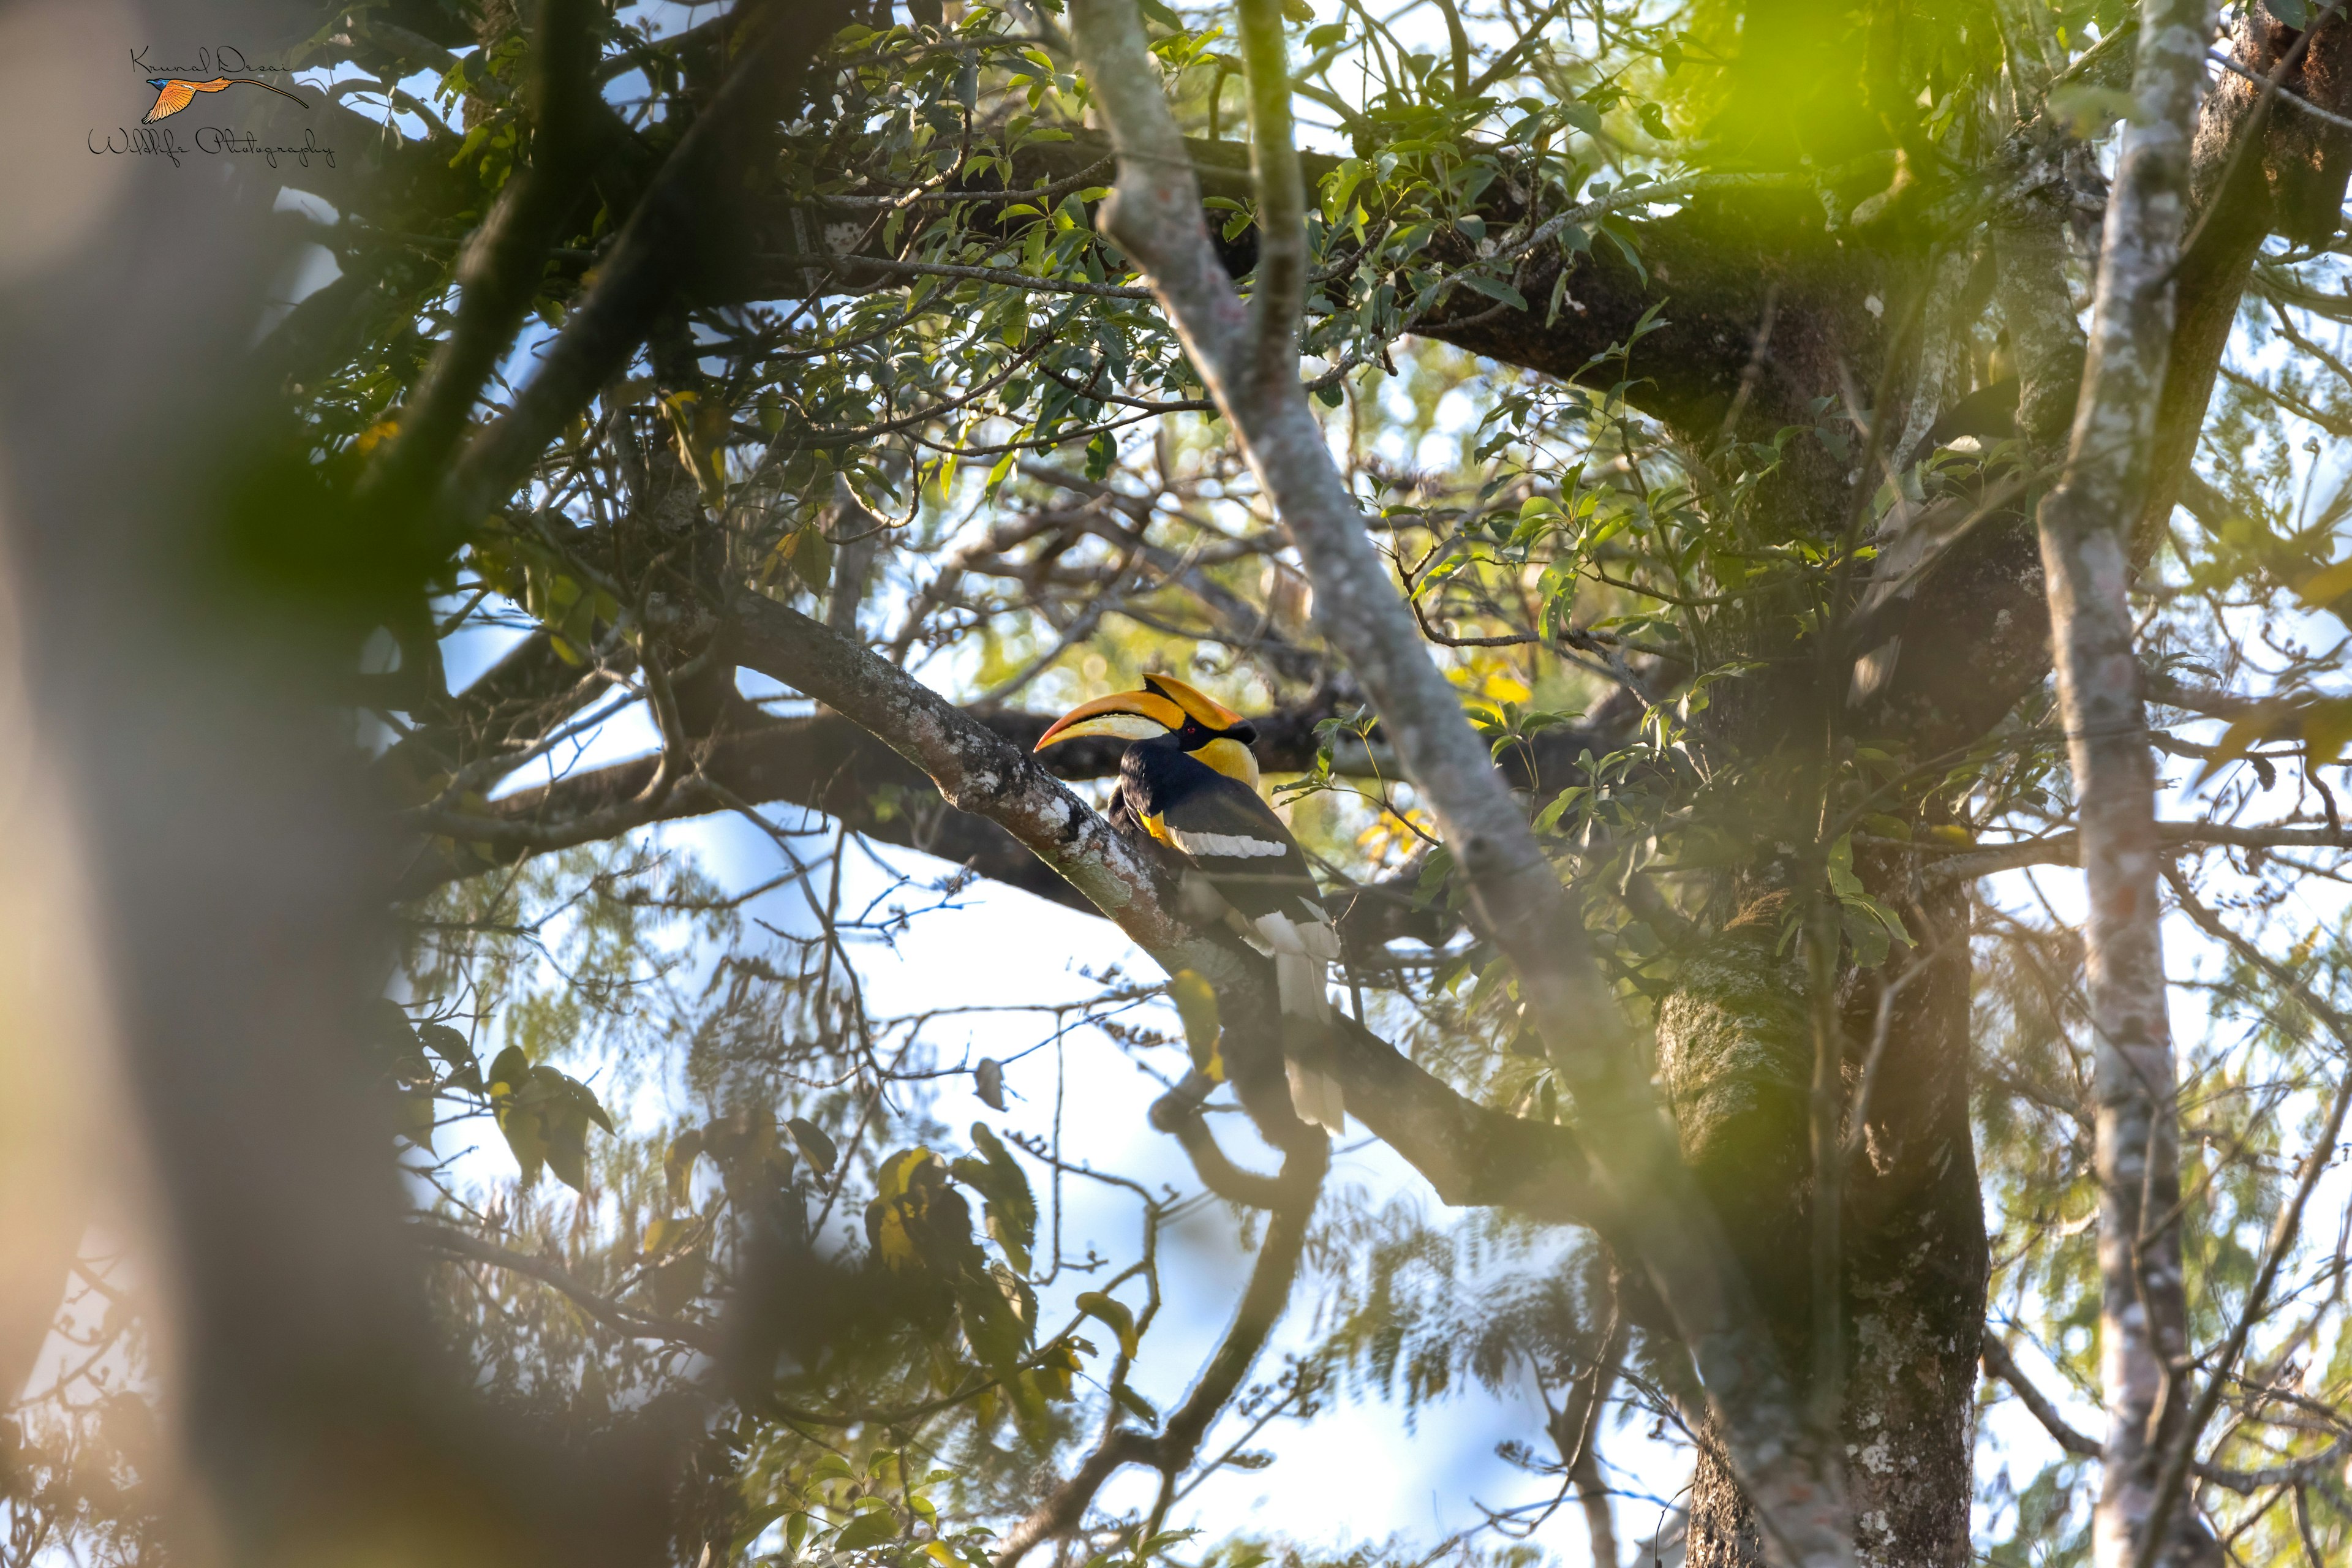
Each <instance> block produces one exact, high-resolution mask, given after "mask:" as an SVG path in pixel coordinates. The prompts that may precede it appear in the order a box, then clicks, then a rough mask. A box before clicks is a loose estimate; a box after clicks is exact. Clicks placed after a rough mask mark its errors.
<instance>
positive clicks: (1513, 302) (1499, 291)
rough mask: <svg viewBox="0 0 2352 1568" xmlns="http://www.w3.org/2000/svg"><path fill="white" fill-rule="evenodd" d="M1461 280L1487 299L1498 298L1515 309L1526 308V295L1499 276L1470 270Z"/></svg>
mask: <svg viewBox="0 0 2352 1568" xmlns="http://www.w3.org/2000/svg"><path fill="white" fill-rule="evenodd" d="M1462 281H1463V282H1465V283H1467V284H1468V285H1469V286H1470V287H1471V288H1473V289H1476V290H1477V291H1478V292H1479V293H1481V294H1484V295H1485V296H1486V298H1488V299H1489V300H1500V301H1502V302H1503V303H1504V304H1506V305H1508V306H1510V307H1511V308H1512V309H1513V310H1526V309H1527V308H1528V297H1527V296H1526V295H1524V294H1522V293H1520V292H1519V291H1518V290H1517V289H1514V288H1512V287H1511V286H1510V285H1509V284H1508V283H1506V282H1504V281H1503V280H1502V279H1499V278H1487V277H1484V276H1482V275H1480V274H1478V273H1475V272H1472V273H1469V274H1467V275H1465V277H1464V278H1463V279H1462Z"/></svg>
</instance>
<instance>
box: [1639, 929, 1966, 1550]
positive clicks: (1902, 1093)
mask: <svg viewBox="0 0 2352 1568" xmlns="http://www.w3.org/2000/svg"><path fill="white" fill-rule="evenodd" d="M1791 901H1792V900H1790V898H1789V896H1788V895H1787V894H1785V893H1780V894H1769V893H1768V894H1766V895H1763V896H1760V897H1759V898H1757V899H1756V900H1753V901H1752V902H1751V903H1750V904H1749V905H1748V908H1747V909H1746V910H1742V911H1741V913H1740V915H1738V916H1737V917H1735V918H1734V920H1733V921H1732V922H1731V923H1730V924H1729V925H1728V926H1727V929H1726V931H1725V932H1724V934H1723V936H1722V937H1721V938H1720V939H1718V940H1717V942H1715V943H1714V944H1712V945H1711V946H1710V948H1709V950H1708V951H1707V952H1706V954H1705V955H1703V956H1702V957H1701V958H1700V959H1699V960H1697V961H1696V962H1694V963H1691V964H1690V965H1689V966H1688V967H1687V968H1686V970H1685V977H1684V980H1683V984H1682V985H1681V987H1680V988H1679V989H1678V990H1677V991H1676V992H1675V994H1674V995H1673V996H1671V997H1670V998H1669V999H1668V1000H1667V1001H1666V1003H1665V1005H1664V1007H1663V1008H1662V1009H1661V1010H1660V1015H1659V1023H1658V1045H1659V1068H1660V1074H1661V1077H1662V1079H1663V1080H1664V1083H1665V1085H1666V1087H1667V1091H1668V1093H1669V1095H1670V1097H1671V1100H1672V1102H1673V1105H1674V1109H1675V1119H1676V1123H1677V1128H1678V1131H1679V1132H1680V1134H1681V1138H1682V1145H1683V1151H1684V1155H1685V1159H1687V1160H1688V1161H1689V1162H1690V1163H1691V1164H1692V1166H1693V1168H1694V1169H1695V1170H1696V1172H1697V1173H1698V1174H1699V1178H1700V1181H1701V1184H1702V1185H1703V1186H1704V1187H1705V1189H1706V1192H1707V1194H1708V1195H1709V1197H1710V1199H1711V1200H1712V1201H1713V1202H1714V1203H1715V1204H1716V1205H1717V1212H1718V1213H1719V1214H1720V1215H1722V1217H1723V1222H1724V1229H1725V1231H1726V1233H1727V1235H1728V1236H1730V1237H1732V1238H1733V1244H1734V1246H1735V1247H1738V1249H1739V1252H1740V1258H1741V1261H1742V1263H1743V1264H1744V1265H1745V1267H1746V1268H1747V1269H1748V1276H1749V1279H1751V1281H1753V1282H1754V1284H1755V1286H1756V1290H1757V1295H1758V1297H1759V1304H1760V1305H1761V1306H1762V1307H1763V1310H1765V1311H1766V1313H1767V1314H1768V1316H1769V1326H1770V1331H1771V1334H1772V1338H1773V1340H1774V1341H1775V1342H1776V1343H1777V1344H1778V1346H1779V1347H1780V1353H1781V1355H1782V1357H1783V1358H1784V1360H1785V1361H1786V1362H1787V1363H1788V1364H1789V1365H1790V1366H1801V1365H1803V1364H1804V1363H1805V1354H1806V1347H1807V1344H1808V1337H1809V1331H1810V1325H1811V1293H1810V1289H1809V1280H1808V1277H1807V1272H1808V1271H1807V1256H1808V1254H1807V1247H1808V1237H1809V1235H1810V1231H1811V1201H1810V1200H1811V1188H1812V1173H1811V1162H1810V1157H1809V1155H1808V1152H1807V1146H1806V1117H1805V1095H1806V1080H1807V1078H1808V1076H1809V1073H1810V1070H1811V1069H1810V1062H1811V1051H1812V1046H1811V1034H1810V1029H1809V1025H1808V1020H1807V1017H1806V1014H1805V1005H1804V1000H1803V998H1804V977H1803V973H1802V971H1801V966H1800V965H1799V964H1798V963H1797V962H1796V961H1795V960H1794V959H1793V958H1792V957H1790V956H1784V955H1781V954H1780V953H1778V952H1776V949H1777V947H1778V944H1779V939H1780V926H1781V919H1782V916H1783V913H1784V911H1785V910H1787V909H1789V908H1790V905H1791ZM1904 916H1905V920H1906V923H1907V924H1908V925H1909V927H1910V929H1911V931H1912V933H1913V934H1914V935H1915V936H1916V937H1917V938H1918V940H1919V947H1918V949H1917V950H1916V952H1913V953H1910V954H1907V955H1906V953H1905V952H1903V951H1902V950H1901V949H1897V950H1896V952H1895V955H1894V956H1892V957H1890V959H1889V961H1888V963H1887V964H1886V965H1885V969H1884V970H1883V971H1882V972H1878V973H1857V972H1851V971H1850V972H1848V973H1846V975H1845V976H1844V978H1843V986H1842V994H1841V1002H1842V1004H1843V1012H1844V1014H1845V1031H1844V1033H1845V1039H1846V1042H1847V1048H1846V1059H1845V1063H1844V1068H1845V1070H1844V1080H1845V1089H1846V1104H1847V1107H1848V1121H1847V1124H1846V1127H1845V1131H1846V1133H1847V1146H1848V1148H1849V1149H1851V1150H1852V1151H1853V1153H1852V1157H1851V1159H1850V1160H1849V1161H1848V1163H1847V1167H1846V1171H1845V1226H1844V1232H1845V1247H1844V1255H1843V1264H1844V1268H1843V1281H1844V1284H1843V1301H1842V1302H1841V1303H1840V1307H1841V1318H1842V1321H1843V1327H1844V1334H1843V1341H1844V1345H1845V1366H1844V1377H1843V1400H1842V1402H1841V1410H1840V1417H1839V1425H1840V1427H1841V1431H1842V1436H1843V1443H1844V1455H1845V1461H1846V1468H1847V1485H1848V1488H1849V1489H1850V1492H1851V1495H1852V1498H1853V1510H1854V1521H1855V1542H1854V1544H1855V1556H1856V1561H1857V1562H1859V1563H1865V1564H1870V1565H1872V1568H1959V1565H1960V1564H1963V1563H1967V1562H1968V1561H1969V1536H1968V1523H1969V1498H1970V1495H1971V1490H1972V1489H1971V1486H1970V1478H1971V1475H1972V1463H1973V1453H1972V1450H1973V1446H1974V1436H1975V1425H1974V1416H1975V1393H1976V1367H1977V1344H1978V1342H1979V1337H1980V1335H1981V1332H1982V1327H1981V1326H1982V1324H1983V1321H1984V1302H1985V1281H1986V1277H1987V1273H1988V1260H1987V1257H1986V1250H1985V1238H1984V1212H1983V1206H1982V1200H1981V1197H1980V1195H1979V1191H1978V1186H1977V1170H1976V1154H1975V1147H1974V1143H1973V1141H1972V1139H1971V1137H1970V1133H1969V1119H1968V1105H1969V1097H1968V1090H1969V1082H1968V1038H1969V1037H1968V1029H1969V971H1968V960H1967V940H1968V910H1967V906H1966V902H1965V900H1964V899H1963V898H1961V897H1960V896H1958V894H1956V893H1953V892H1949V891H1946V892H1942V893H1938V894H1936V895H1933V896H1932V897H1930V898H1927V899H1922V900H1916V901H1914V902H1913V903H1912V904H1911V905H1910V906H1909V907H1908V908H1906V910H1904ZM1921 969H1924V970H1925V973H1915V971H1917V970H1921ZM1882 983H1883V984H1886V985H1889V986H1896V985H1899V986H1901V989H1900V990H1899V991H1898V992H1897V994H1896V996H1897V1000H1896V1002H1895V1005H1893V1006H1892V1007H1891V1008H1889V1010H1888V1013H1887V1017H1886V1029H1885V1045H1884V1047H1883V1050H1882V1051H1881V1053H1880V1061H1879V1064H1878V1070H1877V1071H1876V1072H1875V1073H1874V1074H1871V1075H1870V1079H1871V1088H1870V1089H1869V1100H1868V1103H1867V1105H1866V1107H1865V1108H1864V1118H1865V1125H1864V1130H1863V1132H1862V1135H1861V1136H1860V1137H1859V1138H1855V1137H1854V1136H1853V1132H1852V1128H1851V1116H1852V1112H1853V1106H1854V1104H1855V1101H1856V1099H1857V1096H1858V1095H1859V1093H1860V1092H1861V1086H1862V1080H1863V1078H1864V1072H1865V1069H1866V1068H1867V1066H1868V1057H1869V1054H1870V1050H1871V1047H1872V1045H1873V1043H1874V1037H1875V1023H1876V1014H1877V1006H1876V1001H1877V996H1878V987H1879V985H1880V984H1882ZM1689 1540H1690V1548H1689V1549H1690V1559H1689V1561H1690V1564H1691V1568H1761V1565H1762V1564H1763V1563H1765V1561H1766V1558H1765V1555H1764V1551H1763V1545H1762V1542H1761V1540H1760V1539H1759V1535H1758V1532H1757V1531H1756V1528H1755V1524H1754V1521H1753V1519H1752V1517H1751V1515H1750V1512H1749V1510H1748V1504H1747V1500H1745V1498H1744V1497H1742V1495H1741V1494H1740V1491H1739V1488H1738V1485H1737V1483H1736V1482H1735V1480H1734V1479H1733V1478H1732V1476H1731V1473H1730V1471H1729V1470H1728V1468H1727V1467H1726V1465H1725V1464H1724V1461H1723V1457H1722V1454H1721V1452H1720V1450H1719V1448H1718V1447H1716V1446H1715V1445H1714V1444H1712V1443H1703V1444H1702V1445H1701V1447H1700V1451H1699V1457H1698V1461H1697V1470H1696V1474H1695V1475H1694V1477H1693V1479H1692V1486H1691V1498H1690V1536H1689Z"/></svg>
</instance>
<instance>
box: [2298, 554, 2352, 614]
mask: <svg viewBox="0 0 2352 1568" xmlns="http://www.w3.org/2000/svg"><path fill="white" fill-rule="evenodd" d="M2294 592H2295V596H2296V597H2297V598H2299V599H2301V600H2302V601H2303V602H2304V603H2305V604H2306V605H2311V606H2312V607H2313V608H2314V609H2324V608H2326V606H2327V605H2332V604H2334V603H2335V602H2336V600H2338V599H2340V598H2342V597H2343V596H2344V595H2347V594H2352V556H2347V557H2346V558H2345V559H2343V560H2341V561H2338V562H2337V563H2336V564H2335V565H2333V566H2324V567H2322V568H2320V570H2319V572H2318V573H2317V574H2315V575H2314V576H2311V577H2307V578H2305V579H2304V581H2303V582H2301V583H2300V584H2296V586H2295V590H2294Z"/></svg>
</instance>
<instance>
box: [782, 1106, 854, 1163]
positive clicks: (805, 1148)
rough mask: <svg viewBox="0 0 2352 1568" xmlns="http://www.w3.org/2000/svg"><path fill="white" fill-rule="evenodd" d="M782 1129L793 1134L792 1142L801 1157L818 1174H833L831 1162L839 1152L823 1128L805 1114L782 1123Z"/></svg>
mask: <svg viewBox="0 0 2352 1568" xmlns="http://www.w3.org/2000/svg"><path fill="white" fill-rule="evenodd" d="M784 1131H787V1132H790V1133H791V1134H792V1135H793V1142H794V1143H795V1144H797V1145H798V1146H799V1148H800V1152H801V1157H802V1158H803V1159H804V1160H806V1161H807V1162H808V1163H810V1164H811V1165H814V1166H815V1167H816V1173H817V1174H818V1175H820V1176H829V1175H831V1174H833V1163H834V1162H835V1160H838V1159H839V1158H841V1152H840V1151H839V1150H837V1149H835V1147H834V1146H833V1140H832V1139H830V1138H828V1137H826V1136H825V1135H824V1128H822V1127H819V1126H818V1125H817V1124H816V1123H815V1122H814V1121H810V1120H809V1119H808V1118H807V1117H805V1116H795V1117H793V1118H792V1119H791V1120H790V1121H786V1122H785V1123H784Z"/></svg>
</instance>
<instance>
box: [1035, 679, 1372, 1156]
mask: <svg viewBox="0 0 2352 1568" xmlns="http://www.w3.org/2000/svg"><path fill="white" fill-rule="evenodd" d="M1143 684H1144V689H1143V690H1141V691H1122V692H1119V693H1118V694H1117V695H1116V696H1111V697H1097V698H1096V699H1095V700H1093V701H1091V702H1084V703H1081V704H1079V705H1078V706H1077V707H1076V708H1073V709H1071V710H1069V711H1068V712H1067V713H1065V714H1063V715H1062V717H1061V718H1060V719H1058V720H1056V721H1055V723H1054V725H1053V727H1052V728H1050V729H1048V730H1047V731H1045V735H1044V737H1043V738H1042V739H1040V740H1039V741H1038V742H1037V749H1038V750H1039V751H1041V752H1042V751H1044V750H1045V748H1046V747H1048V746H1050V745H1053V744H1054V743H1055V742H1058V741H1067V740H1070V739H1072V738H1074V737H1076V736H1079V735H1117V736H1120V737H1123V738H1124V739H1127V740H1129V741H1132V742H1135V743H1134V744H1133V745H1131V746H1129V747H1128V749H1127V755H1126V756H1125V757H1124V758H1122V759H1121V760H1120V762H1119V765H1118V786H1117V787H1116V789H1114V791H1113V792H1112V795H1111V820H1112V821H1113V822H1114V823H1118V824H1119V825H1121V826H1127V825H1128V824H1130V823H1131V824H1132V825H1134V826H1138V827H1140V828H1141V829H1142V830H1143V831H1144V832H1146V833H1149V834H1150V835H1151V837H1154V838H1156V839H1158V840H1159V841H1160V843H1162V844H1164V845H1167V846H1168V847H1170V848H1171V849H1174V850H1175V851H1177V852H1178V853H1179V854H1180V855H1181V856H1182V857H1183V858H1184V859H1185V860H1186V861H1188V862H1189V863H1190V864H1191V866H1192V868H1194V869H1196V870H1198V872H1199V873H1200V876H1199V877H1198V878H1193V877H1191V876H1188V877H1187V878H1186V879H1185V880H1186V884H1187V889H1186V890H1187V895H1188V896H1195V895H1197V894H1199V893H1200V892H1202V891H1203V890H1205V891H1207V892H1208V893H1209V895H1210V896H1209V899H1208V900H1207V901H1208V903H1209V904H1210V906H1211V907H1209V908H1205V909H1203V910H1201V913H1202V914H1203V915H1204V916H1205V917H1207V918H1211V919H1223V920H1224V921H1226V922H1227V923H1228V924H1229V925H1230V926H1231V927H1232V928H1233V930H1234V931H1236V932H1237V933H1238V934H1239V935H1240V936H1241V937H1242V939H1243V940H1244V941H1245V942H1248V943H1249V944H1250V945H1251V946H1252V947H1255V948H1256V949H1257V950H1258V951H1259V952H1262V953H1265V954H1266V955H1268V956H1269V957H1271V958H1272V959H1273V960H1274V974H1275V984H1276V991H1277V993H1278V994H1279V996H1280V1001H1281V1007H1282V1013H1283V1025H1284V1027H1283V1032H1282V1040H1283V1060H1284V1065H1285V1066H1286V1068H1288V1069H1289V1075H1290V1103H1291V1106H1292V1108H1293V1109H1294V1110H1297V1112H1298V1114H1299V1116H1300V1117H1301V1118H1302V1119H1304V1120H1306V1121H1312V1122H1314V1123H1316V1124H1317V1125H1318V1126H1320V1127H1323V1128H1325V1129H1327V1130H1328V1131H1331V1132H1334V1133H1338V1132H1342V1131H1346V1130H1347V1121H1348V1118H1347V1106H1346V1102H1345V1100H1342V1098H1341V1096H1340V1093H1339V1080H1338V1079H1334V1078H1333V1077H1332V1076H1331V1075H1330V1073H1329V1071H1328V1070H1327V1069H1326V1068H1323V1067H1321V1066H1319V1065H1318V1063H1317V1062H1316V1061H1315V1060H1314V1059H1313V1058H1315V1057H1316V1055H1317V1054H1318V1046H1319V1045H1320V1043H1321V1042H1322V1040H1323V1039H1324V1037H1325V1034H1326V1031H1327V1029H1328V1026H1329V1024H1330V1021H1331V1003H1330V998H1329V997H1328V994H1326V992H1325V989H1324V987H1325V982H1326V974H1327V971H1326V969H1325V965H1327V964H1328V963H1332V962H1334V961H1335V960H1337V959H1338V958H1339V933H1338V932H1336V931H1333V930H1332V929H1331V920H1330V916H1329V915H1328V914H1327V913H1326V912H1325V910H1324V908H1323V904H1322V900H1320V899H1319V898H1318V897H1317V896H1316V890H1315V878H1314V875H1313V873H1311V872H1310V871H1308V870H1307V857H1306V855H1305V854H1304V853H1303V852H1302V851H1301V850H1300V849H1299V847H1298V841H1297V839H1295V838H1293V837H1290V830H1289V829H1288V828H1287V827H1285V826H1283V825H1282V818H1280V817H1279V816H1276V815H1275V814H1274V808H1273V807H1272V806H1269V805H1266V803H1265V800H1264V799H1263V798H1262V797H1261V796H1260V795H1258V783H1257V759H1256V758H1255V757H1254V756H1252V755H1251V754H1250V749H1249V748H1250V742H1252V741H1254V740H1255V739H1256V738H1257V734H1256V731H1255V730H1254V729H1252V728H1251V726H1250V723H1249V721H1248V720H1246V719H1244V718H1243V717H1242V716H1241V715H1240V714H1238V713H1236V712H1234V710H1232V709H1230V708H1227V707H1225V706H1224V705H1223V703H1221V702H1218V701H1216V700H1214V699H1213V698H1211V697H1209V696H1208V695H1207V694H1206V693H1203V692H1201V691H1196V690H1194V689H1192V687H1190V686H1187V685H1185V684H1184V683H1183V682H1182V681H1181V680H1175V679H1170V678H1169V677H1167V676H1164V675H1147V676H1145V677H1144V678H1143ZM1203 882H1204V883H1205V884H1206V889H1201V888H1200V887H1199V886H1198V884H1200V883H1203Z"/></svg>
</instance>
